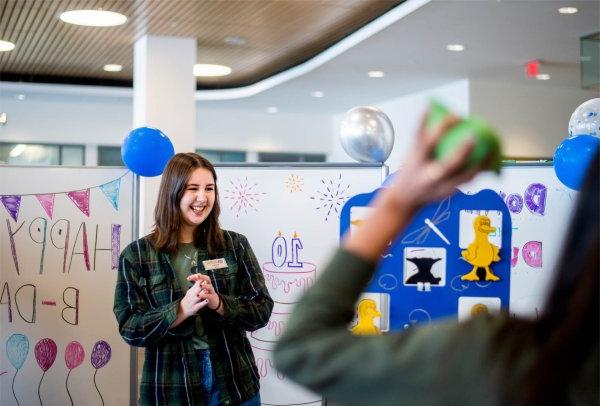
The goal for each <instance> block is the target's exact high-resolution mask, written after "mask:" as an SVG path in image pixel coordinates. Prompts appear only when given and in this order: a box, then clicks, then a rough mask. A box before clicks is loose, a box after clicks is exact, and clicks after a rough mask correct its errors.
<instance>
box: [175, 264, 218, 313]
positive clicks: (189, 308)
mask: <svg viewBox="0 0 600 406" xmlns="http://www.w3.org/2000/svg"><path fill="white" fill-rule="evenodd" d="M187 280H188V281H190V282H192V283H193V285H192V287H191V288H189V289H188V290H187V292H185V296H184V297H183V299H181V302H180V308H181V311H182V312H183V314H184V315H185V316H186V317H189V316H193V315H194V314H196V313H198V312H199V311H200V310H201V309H203V308H204V307H206V306H208V308H209V309H211V310H218V308H219V306H220V303H221V301H220V299H219V295H218V294H217V293H216V292H215V290H214V288H213V286H212V282H211V281H210V278H209V277H208V276H206V275H201V274H194V275H190V276H188V278H187Z"/></svg>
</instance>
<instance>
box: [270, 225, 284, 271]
mask: <svg viewBox="0 0 600 406" xmlns="http://www.w3.org/2000/svg"><path fill="white" fill-rule="evenodd" d="M286 259H287V241H286V239H285V237H283V236H282V235H281V231H279V232H278V233H277V237H275V240H273V245H272V246H271V261H272V262H273V265H275V266H276V267H277V268H281V267H282V266H283V264H285V260H286Z"/></svg>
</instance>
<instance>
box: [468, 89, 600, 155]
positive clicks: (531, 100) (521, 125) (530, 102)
mask: <svg viewBox="0 0 600 406" xmlns="http://www.w3.org/2000/svg"><path fill="white" fill-rule="evenodd" d="M470 89H471V91H470V101H471V103H470V104H471V113H472V114H474V115H477V116H480V117H483V118H484V119H485V120H486V121H488V122H489V123H490V124H491V125H492V126H493V127H494V128H495V129H496V130H497V131H498V132H499V133H500V135H501V137H502V141H503V147H504V154H505V155H506V156H510V157H517V158H518V157H552V156H553V155H554V151H555V150H556V147H557V146H558V144H559V143H561V142H562V141H563V140H564V139H565V138H566V137H567V136H568V133H567V127H568V124H569V118H570V117H571V114H572V113H573V111H574V110H575V108H577V106H579V105H580V104H581V103H583V102H584V101H586V100H588V99H591V98H593V97H598V93H597V92H593V91H585V90H581V89H577V88H570V87H556V86H552V84H551V82H532V83H531V84H519V85H515V84H510V85H508V84H504V83H496V82H489V81H485V82H484V81H471V86H470Z"/></svg>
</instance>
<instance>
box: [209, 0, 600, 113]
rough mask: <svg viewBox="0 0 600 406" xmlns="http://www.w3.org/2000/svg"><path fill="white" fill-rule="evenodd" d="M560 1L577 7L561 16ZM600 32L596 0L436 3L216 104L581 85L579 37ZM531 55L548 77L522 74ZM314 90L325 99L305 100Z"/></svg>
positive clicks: (318, 105) (343, 105)
mask: <svg viewBox="0 0 600 406" xmlns="http://www.w3.org/2000/svg"><path fill="white" fill-rule="evenodd" d="M411 2H413V0H408V1H407V2H406V3H404V4H401V5H400V6H399V7H400V8H402V7H406V6H408V5H409V4H410V3H411ZM565 5H574V6H576V7H578V8H579V12H578V13H577V14H573V15H561V14H559V13H558V11H557V10H558V8H559V7H562V6H565ZM598 31H600V1H596V0H589V1H588V0H584V1H555V0H500V1H499V0H434V1H430V2H426V4H424V5H422V6H421V7H419V8H418V9H416V10H415V11H413V12H412V13H410V14H408V15H406V16H405V17H403V18H401V19H400V20H398V21H397V22H395V23H394V24H392V25H390V26H388V27H386V28H384V29H382V30H381V31H379V32H377V33H375V34H374V35H372V36H371V37H369V38H368V39H366V40H364V41H362V42H360V43H359V44H357V45H356V46H354V47H352V48H351V49H349V50H347V51H346V52H344V53H342V54H340V55H339V56H337V57H335V58H334V59H332V60H330V61H329V62H326V63H324V64H323V65H321V66H319V67H318V68H316V69H314V70H312V71H311V72H310V73H307V74H305V75H303V76H300V77H298V78H296V79H293V80H290V81H288V82H286V83H285V84H283V85H280V86H276V87H273V88H271V89H269V90H267V91H264V92H262V93H260V94H258V95H256V96H253V97H252V100H244V99H238V100H230V101H222V102H218V103H219V104H220V105H221V106H222V107H230V108H238V107H239V108H244V106H246V107H248V106H256V107H257V108H261V107H262V108H263V109H264V107H265V106H278V108H279V111H281V112H284V111H290V112H298V111H306V112H329V113H331V112H343V111H346V110H347V109H349V108H352V107H354V106H359V105H365V104H372V103H377V102H380V101H382V100H387V99H391V98H395V97H400V96H403V95H407V94H411V93H414V92H418V91H422V90H424V89H430V88H433V87H436V86H440V85H443V84H446V83H449V82H451V81H456V80H461V79H469V80H480V81H493V82H496V83H506V84H514V85H529V86H539V87H543V86H553V87H556V86H558V87H561V86H562V87H568V88H574V89H578V88H580V71H579V69H580V64H579V59H580V41H579V39H580V37H581V36H586V35H589V34H591V33H595V32H598ZM451 43H460V44H464V45H465V50H464V51H463V52H449V51H447V50H446V45H447V44H451ZM533 59H539V60H541V71H543V72H544V73H548V74H550V75H551V79H550V80H547V81H538V80H535V79H530V78H527V77H526V74H525V63H526V62H527V61H530V60H533ZM372 69H381V70H383V71H385V72H386V75H385V77H383V78H378V79H372V78H369V77H368V76H367V72H368V71H369V70H372ZM314 90H320V91H322V92H323V93H324V97H323V98H319V99H315V98H312V97H310V92H311V91H314ZM213 103H217V102H213Z"/></svg>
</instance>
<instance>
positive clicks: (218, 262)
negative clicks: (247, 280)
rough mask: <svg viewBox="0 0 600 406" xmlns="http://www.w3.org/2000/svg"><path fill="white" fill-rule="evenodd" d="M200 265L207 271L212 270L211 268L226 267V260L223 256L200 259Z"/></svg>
mask: <svg viewBox="0 0 600 406" xmlns="http://www.w3.org/2000/svg"><path fill="white" fill-rule="evenodd" d="M202 265H204V269H206V270H207V271H212V270H213V269H219V268H227V261H225V258H217V259H208V260H206V261H202Z"/></svg>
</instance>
